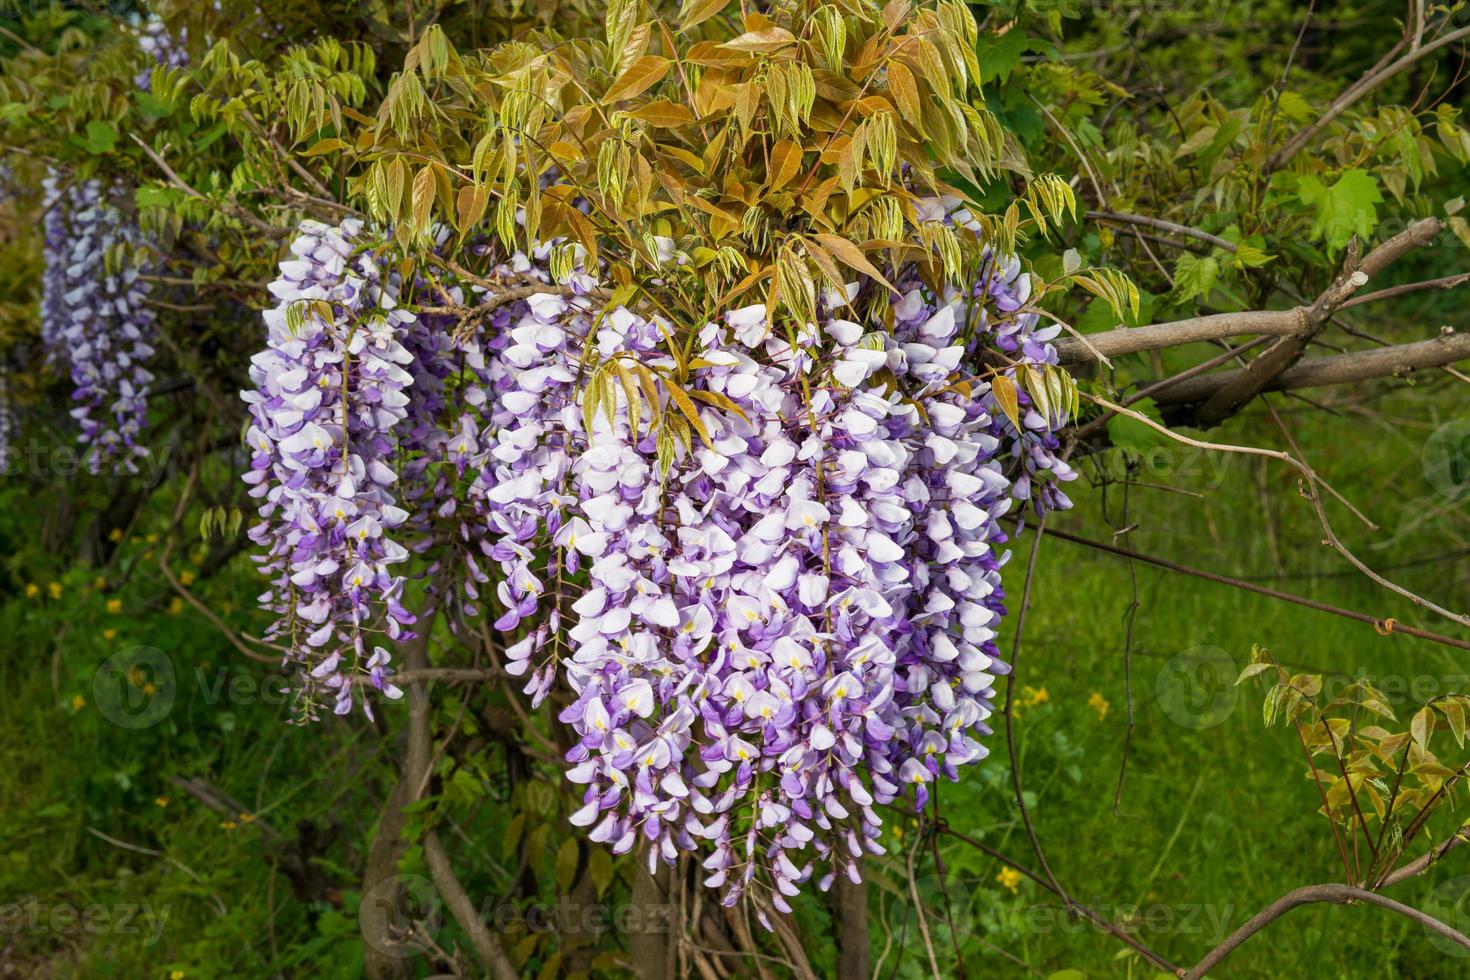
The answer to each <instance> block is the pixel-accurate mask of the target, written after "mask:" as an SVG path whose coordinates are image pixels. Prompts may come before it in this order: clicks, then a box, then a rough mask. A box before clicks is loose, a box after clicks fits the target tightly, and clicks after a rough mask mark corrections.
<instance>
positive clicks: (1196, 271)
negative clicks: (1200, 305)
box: [1174, 252, 1220, 302]
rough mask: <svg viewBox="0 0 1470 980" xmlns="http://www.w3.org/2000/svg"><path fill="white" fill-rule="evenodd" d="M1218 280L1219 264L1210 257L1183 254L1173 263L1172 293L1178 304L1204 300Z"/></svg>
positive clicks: (1190, 253) (1189, 253)
mask: <svg viewBox="0 0 1470 980" xmlns="http://www.w3.org/2000/svg"><path fill="white" fill-rule="evenodd" d="M1219 278H1220V263H1219V262H1217V261H1215V257H1214V256H1212V255H1195V254H1193V253H1192V252H1185V253H1183V254H1181V255H1180V256H1179V259H1178V261H1176V262H1175V263H1174V293H1175V295H1176V297H1177V298H1178V299H1179V301H1180V302H1185V301H1188V300H1191V299H1205V298H1207V297H1208V296H1209V295H1210V290H1211V289H1214V288H1215V280H1217V279H1219Z"/></svg>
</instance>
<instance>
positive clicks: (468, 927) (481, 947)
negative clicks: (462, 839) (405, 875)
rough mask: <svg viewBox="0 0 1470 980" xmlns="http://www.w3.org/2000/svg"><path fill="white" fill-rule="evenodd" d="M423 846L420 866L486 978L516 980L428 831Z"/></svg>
mask: <svg viewBox="0 0 1470 980" xmlns="http://www.w3.org/2000/svg"><path fill="white" fill-rule="evenodd" d="M423 845H424V864H426V865H427V866H428V868H429V877H430V878H433V879H434V887H435V888H437V889H438V890H439V896H440V897H441V898H443V899H444V904H445V905H447V906H448V907H449V913H450V914H451V915H453V916H454V921H455V922H458V923H459V927H460V928H461V929H463V930H464V931H465V932H466V933H468V934H469V937H470V943H471V944H472V945H473V946H474V947H475V954H476V955H477V956H479V958H480V962H481V963H484V964H485V965H486V966H487V967H489V968H490V975H491V976H492V977H494V978H495V980H517V978H518V977H519V976H520V974H519V973H517V972H516V968H515V967H514V966H512V965H511V962H510V957H508V956H506V955H505V948H504V947H503V946H501V945H500V940H499V939H497V938H495V934H494V933H492V932H491V931H490V929H489V928H488V927H487V926H486V925H485V922H484V920H482V919H481V918H480V912H479V910H478V909H476V908H475V903H474V901H473V900H471V899H470V896H469V893H467V892H466V891H465V890H464V886H463V885H461V884H460V883H459V879H458V878H457V877H455V875H454V865H452V864H451V863H450V862H449V855H448V854H446V853H445V852H444V845H443V844H442V843H440V841H439V835H438V834H437V833H436V832H434V831H432V830H430V831H428V832H426V833H425V834H424V838H423Z"/></svg>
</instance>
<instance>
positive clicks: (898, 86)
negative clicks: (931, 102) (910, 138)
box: [888, 61, 924, 133]
mask: <svg viewBox="0 0 1470 980" xmlns="http://www.w3.org/2000/svg"><path fill="white" fill-rule="evenodd" d="M888 91H889V92H890V93H891V94H892V95H893V101H894V102H896V103H897V104H898V108H899V111H900V112H901V113H903V117H904V119H906V120H907V121H908V123H909V125H911V126H913V127H914V128H915V129H917V130H918V131H919V132H920V133H922V132H923V131H924V122H923V120H924V104H923V103H922V102H921V101H920V100H919V83H918V82H916V81H914V73H913V72H912V71H910V70H909V67H908V66H907V65H905V64H904V63H903V62H901V61H890V62H889V63H888Z"/></svg>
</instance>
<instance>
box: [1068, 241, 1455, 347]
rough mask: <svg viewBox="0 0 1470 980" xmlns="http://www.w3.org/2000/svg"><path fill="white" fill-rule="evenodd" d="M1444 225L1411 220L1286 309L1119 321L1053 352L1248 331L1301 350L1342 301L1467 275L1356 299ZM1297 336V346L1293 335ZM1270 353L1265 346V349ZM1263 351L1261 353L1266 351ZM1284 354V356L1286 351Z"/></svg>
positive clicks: (1165, 343) (1448, 284)
mask: <svg viewBox="0 0 1470 980" xmlns="http://www.w3.org/2000/svg"><path fill="white" fill-rule="evenodd" d="M1130 217H1136V216H1130ZM1179 227H1181V228H1182V227H1183V226H1182V225H1181V226H1179ZM1442 228H1443V225H1442V224H1441V222H1440V221H1439V219H1438V218H1425V219H1424V220H1422V221H1418V222H1415V223H1414V224H1413V225H1411V226H1410V227H1409V228H1407V229H1406V230H1404V231H1402V232H1400V233H1399V234H1397V235H1395V236H1394V237H1393V238H1391V239H1389V240H1388V241H1386V242H1384V243H1383V244H1382V245H1380V246H1378V247H1377V248H1375V249H1374V250H1373V251H1372V252H1370V253H1369V254H1368V256H1367V257H1366V258H1365V259H1363V261H1362V262H1361V263H1357V264H1354V263H1352V262H1349V263H1348V267H1347V268H1345V269H1344V270H1343V272H1342V274H1341V275H1339V276H1338V277H1337V279H1336V280H1334V281H1333V283H1332V285H1331V286H1329V287H1328V288H1327V289H1326V291H1324V292H1323V293H1322V295H1321V296H1319V297H1317V299H1316V300H1315V301H1313V302H1312V303H1311V304H1310V305H1303V306H1297V307H1294V308H1292V309H1289V310H1245V311H1241V312H1238V313H1212V314H1210V315H1208V316H1196V317H1190V318H1188V319H1186V320H1173V321H1170V322H1168V323H1153V324H1149V325H1148V326H1145V327H1119V328H1118V329H1116V330H1108V331H1105V332H1103V333H1094V334H1088V335H1087V336H1086V337H1085V338H1080V337H1063V338H1060V339H1059V340H1057V341H1056V350H1057V357H1058V359H1059V360H1060V362H1061V363H1062V364H1085V363H1088V362H1090V361H1095V360H1097V359H1098V357H1099V356H1101V357H1116V356H1118V355H1121V354H1137V353H1140V352H1143V351H1151V350H1163V349H1165V348H1169V347H1180V346H1183V345H1184V344H1197V343H1208V342H1211V341H1216V340H1224V339H1226V338H1228V337H1240V336H1246V335H1252V336H1274V337H1284V338H1290V340H1291V341H1292V346H1293V348H1294V349H1296V350H1297V355H1298V356H1299V355H1300V350H1302V349H1305V347H1306V342H1305V341H1306V340H1310V339H1311V337H1313V336H1315V335H1316V333H1317V332H1318V331H1319V330H1321V328H1322V326H1323V325H1324V324H1325V323H1326V322H1327V320H1328V319H1329V318H1330V317H1331V316H1332V314H1333V313H1334V312H1336V311H1337V310H1339V309H1341V308H1343V307H1346V306H1349V305H1354V306H1356V305H1358V304H1360V303H1366V302H1369V301H1371V300H1376V299H1387V298H1390V297H1392V296H1397V295H1401V294H1402V293H1406V292H1414V291H1416V290H1418V289H1449V288H1452V287H1453V286H1456V285H1459V284H1461V283H1463V282H1465V281H1467V280H1466V278H1464V277H1460V276H1450V277H1446V278H1445V279H1437V280H1431V281H1429V282H1427V283H1414V284H1411V285H1409V286H1395V287H1392V288H1390V289H1384V290H1379V291H1378V292H1376V293H1368V294H1366V295H1364V296H1361V297H1358V298H1356V299H1354V294H1355V293H1356V292H1357V290H1358V289H1359V288H1361V287H1362V286H1363V285H1364V284H1365V283H1367V282H1368V280H1369V279H1371V278H1373V277H1374V276H1376V275H1377V274H1379V273H1380V272H1382V271H1383V270H1384V269H1386V268H1387V267H1388V266H1389V265H1390V264H1392V263H1393V262H1394V261H1396V260H1397V259H1399V258H1401V257H1402V256H1403V255H1404V254H1405V253H1407V252H1409V251H1412V250H1413V249H1415V248H1419V247H1421V246H1423V245H1425V244H1427V243H1428V242H1430V241H1432V240H1433V239H1434V237H1435V236H1436V235H1438V234H1439V232H1440V230H1441V229H1442ZM1189 230H1191V231H1192V230H1193V229H1189ZM1199 234H1204V233H1203V232H1200V233H1199ZM1227 244H1228V243H1227ZM1303 338H1304V339H1303ZM1299 340H1300V345H1299V347H1298V345H1297V341H1299ZM1273 349H1274V348H1273ZM1269 353H1270V351H1269V350H1268V351H1267V354H1269ZM1261 356H1262V357H1265V356H1266V354H1262V355H1261ZM1282 359H1283V360H1284V359H1285V357H1284V354H1283V355H1282ZM1257 360H1259V358H1258V359H1257ZM1289 366H1290V365H1289V364H1286V365H1284V367H1289ZM1284 367H1283V369H1284Z"/></svg>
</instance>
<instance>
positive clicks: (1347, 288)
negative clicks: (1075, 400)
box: [1195, 218, 1444, 427]
mask: <svg viewBox="0 0 1470 980" xmlns="http://www.w3.org/2000/svg"><path fill="white" fill-rule="evenodd" d="M1443 227H1444V225H1443V224H1442V223H1441V222H1440V220H1439V219H1438V218H1425V219H1424V220H1422V221H1416V222H1415V223H1414V224H1412V225H1410V226H1409V227H1408V228H1407V229H1405V230H1404V231H1402V232H1400V233H1399V234H1397V235H1395V236H1394V237H1392V238H1390V239H1389V240H1388V241H1386V242H1384V243H1383V244H1382V245H1379V246H1378V247H1377V248H1375V249H1374V250H1373V251H1371V252H1369V253H1368V255H1367V257H1366V258H1364V259H1363V261H1362V262H1361V263H1359V262H1357V261H1356V255H1355V253H1354V251H1353V249H1352V248H1350V249H1349V252H1348V259H1347V262H1346V263H1345V265H1344V267H1343V269H1342V271H1341V272H1340V273H1338V276H1337V278H1336V279H1334V280H1333V282H1332V285H1330V286H1328V287H1327V289H1326V290H1325V291H1324V292H1323V293H1322V295H1321V296H1318V297H1317V300H1316V302H1314V303H1313V304H1312V305H1311V306H1310V307H1308V308H1306V309H1305V310H1303V311H1301V320H1302V324H1301V328H1300V329H1299V330H1297V331H1296V332H1295V333H1293V334H1292V335H1291V336H1289V337H1283V338H1282V339H1281V340H1278V341H1277V342H1276V343H1274V344H1272V345H1271V346H1270V347H1268V348H1266V350H1265V351H1263V352H1262V353H1261V355H1260V356H1259V357H1257V358H1256V359H1255V360H1253V361H1251V362H1250V364H1249V365H1247V366H1246V368H1245V370H1244V371H1242V372H1240V373H1239V374H1238V375H1237V376H1235V377H1234V378H1232V379H1231V380H1230V381H1228V382H1226V383H1224V384H1222V385H1221V386H1220V388H1219V389H1218V390H1216V391H1215V392H1214V394H1212V395H1210V397H1209V398H1207V399H1206V400H1205V402H1204V404H1202V405H1201V406H1200V407H1199V410H1198V411H1197V412H1196V418H1195V422H1196V424H1198V425H1200V426H1204V427H1209V426H1212V425H1218V424H1219V423H1221V422H1223V421H1224V420H1225V419H1227V418H1229V417H1230V416H1231V415H1233V414H1235V412H1236V411H1238V410H1239V409H1240V407H1241V406H1242V405H1244V404H1246V403H1247V402H1249V401H1250V400H1251V399H1252V398H1254V397H1255V396H1256V395H1258V394H1259V393H1261V392H1262V391H1265V390H1266V388H1267V387H1268V386H1270V385H1271V384H1272V383H1273V382H1274V381H1275V380H1276V379H1277V377H1278V376H1279V375H1280V374H1281V373H1282V372H1283V371H1286V370H1287V369H1288V368H1290V367H1291V366H1292V365H1294V364H1295V363H1296V362H1297V361H1299V360H1300V359H1301V356H1302V353H1303V352H1304V351H1305V350H1306V349H1307V344H1309V343H1310V342H1311V340H1312V338H1313V337H1315V336H1316V335H1317V334H1318V333H1320V332H1321V331H1322V329H1323V328H1324V327H1325V326H1326V325H1327V321H1328V320H1329V319H1331V317H1332V314H1333V313H1335V312H1336V311H1337V309H1338V307H1340V306H1342V305H1343V304H1344V303H1346V302H1347V301H1348V300H1349V299H1350V298H1352V296H1353V294H1354V293H1356V292H1357V291H1358V290H1359V289H1361V288H1362V287H1363V285H1364V284H1365V283H1367V282H1368V281H1369V280H1370V279H1372V278H1373V277H1374V276H1376V275H1378V274H1379V273H1380V272H1382V271H1383V270H1384V269H1386V268H1388V267H1389V266H1390V265H1392V264H1393V263H1394V262H1396V261H1397V260H1398V259H1399V258H1401V257H1402V256H1403V255H1405V254H1406V253H1408V252H1410V251H1413V250H1414V249H1416V248H1419V247H1420V246H1422V245H1426V244H1428V243H1429V242H1431V241H1433V240H1434V237H1435V236H1436V235H1438V234H1439V232H1440V230H1441V229H1442V228H1443Z"/></svg>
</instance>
